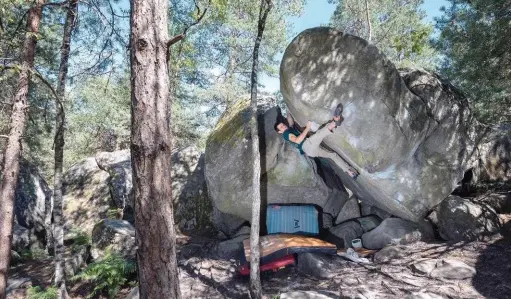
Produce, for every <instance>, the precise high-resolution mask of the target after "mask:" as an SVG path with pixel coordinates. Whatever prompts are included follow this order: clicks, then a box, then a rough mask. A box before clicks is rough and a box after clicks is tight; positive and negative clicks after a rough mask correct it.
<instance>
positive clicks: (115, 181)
mask: <svg viewBox="0 0 511 299" xmlns="http://www.w3.org/2000/svg"><path fill="white" fill-rule="evenodd" d="M96 163H97V164H98V167H99V168H100V169H101V170H104V171H106V172H107V173H108V174H109V177H108V180H107V183H108V187H109V190H110V196H111V199H112V201H111V205H112V206H113V207H114V208H117V209H121V210H122V215H123V219H126V220H130V221H133V220H134V219H133V182H132V175H131V174H132V172H131V154H130V151H129V150H121V151H116V152H100V153H98V154H97V155H96Z"/></svg>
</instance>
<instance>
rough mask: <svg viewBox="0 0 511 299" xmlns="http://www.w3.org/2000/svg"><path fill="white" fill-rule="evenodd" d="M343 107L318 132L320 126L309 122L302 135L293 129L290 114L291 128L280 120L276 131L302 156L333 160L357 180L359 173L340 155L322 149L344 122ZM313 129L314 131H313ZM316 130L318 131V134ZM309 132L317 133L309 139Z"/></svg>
mask: <svg viewBox="0 0 511 299" xmlns="http://www.w3.org/2000/svg"><path fill="white" fill-rule="evenodd" d="M341 114H342V105H341V104H339V105H338V106H337V107H336V108H335V110H334V116H333V120H332V121H330V122H328V123H327V124H326V125H325V126H324V127H323V128H321V129H319V130H318V127H319V126H318V125H317V124H316V123H314V122H311V121H307V125H306V126H305V129H304V130H303V132H302V133H300V132H299V131H298V130H296V129H295V128H293V124H294V121H293V119H292V117H290V114H289V113H288V117H287V120H288V123H289V125H290V127H288V126H287V125H286V124H285V122H284V121H283V120H282V119H278V120H277V123H275V131H277V132H278V133H279V134H282V137H283V138H284V140H286V141H288V142H289V143H290V144H292V145H293V146H294V147H296V148H297V149H298V150H299V151H300V154H302V155H303V154H306V155H307V156H309V157H322V158H327V159H331V160H332V161H334V163H335V164H337V165H338V166H339V167H340V168H341V169H342V170H344V171H345V172H346V173H347V174H348V175H349V176H350V177H352V178H353V179H356V178H357V176H358V172H357V171H356V170H355V169H353V167H350V166H349V165H348V163H346V161H344V160H343V159H342V158H341V157H340V156H339V155H337V154H336V153H335V152H329V151H327V150H325V149H323V148H321V146H320V145H321V142H323V139H324V138H325V137H327V136H328V135H330V134H333V133H334V131H335V129H336V128H337V127H338V126H340V125H341V123H342V121H343V120H344V119H343V117H342V115H341ZM311 128H312V130H311ZM316 130H318V131H317V132H316ZM309 131H313V132H316V133H315V134H314V135H312V136H311V137H309V138H307V133H309Z"/></svg>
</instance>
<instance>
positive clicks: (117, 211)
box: [106, 209, 122, 219]
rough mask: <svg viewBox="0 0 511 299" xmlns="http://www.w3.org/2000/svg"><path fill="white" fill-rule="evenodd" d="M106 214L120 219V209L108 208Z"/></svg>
mask: <svg viewBox="0 0 511 299" xmlns="http://www.w3.org/2000/svg"><path fill="white" fill-rule="evenodd" d="M106 216H107V218H109V219H122V209H109V210H108V211H107V212H106Z"/></svg>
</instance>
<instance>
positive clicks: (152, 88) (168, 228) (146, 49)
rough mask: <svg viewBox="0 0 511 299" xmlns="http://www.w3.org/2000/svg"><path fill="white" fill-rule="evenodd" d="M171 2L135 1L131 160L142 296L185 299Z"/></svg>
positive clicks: (133, 2)
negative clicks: (177, 216)
mask: <svg viewBox="0 0 511 299" xmlns="http://www.w3.org/2000/svg"><path fill="white" fill-rule="evenodd" d="M167 13H168V1H167V0H154V1H146V0H133V1H131V37H130V48H131V53H130V58H131V113H132V115H131V161H132V168H133V189H134V193H135V229H136V243H137V246H138V253H137V260H138V277H139V283H140V298H142V299H146V298H151V299H152V298H162V296H164V297H165V298H172V299H174V298H181V292H180V289H179V280H178V271H177V262H176V234H175V230H174V212H173V207H172V204H173V203H172V200H171V199H172V181H171V177H170V173H171V151H172V144H171V130H170V125H171V116H170V107H171V104H172V101H171V98H170V92H169V91H170V84H169V76H168V65H167V63H168V54H167V53H168V47H169V45H170V41H169V38H168V32H167V28H168V27H167V26H168V17H167Z"/></svg>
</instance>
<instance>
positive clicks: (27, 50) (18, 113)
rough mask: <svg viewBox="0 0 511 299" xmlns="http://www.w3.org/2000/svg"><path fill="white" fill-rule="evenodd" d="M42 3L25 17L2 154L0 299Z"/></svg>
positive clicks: (10, 240) (7, 254)
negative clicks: (3, 152) (24, 27)
mask: <svg viewBox="0 0 511 299" xmlns="http://www.w3.org/2000/svg"><path fill="white" fill-rule="evenodd" d="M43 4H44V0H36V1H35V3H34V5H33V6H32V8H31V9H30V11H29V13H28V19H27V26H26V28H27V32H26V33H25V40H24V42H23V53H22V57H21V70H20V73H19V78H18V90H17V92H16V95H15V97H14V102H13V106H12V115H11V124H10V131H9V137H8V140H7V146H6V147H5V154H4V161H3V164H4V171H3V178H2V181H1V182H0V299H3V298H5V289H6V285H7V270H8V268H9V260H10V255H11V242H12V223H13V221H14V214H13V210H14V194H15V190H16V185H17V183H18V175H19V171H20V165H19V161H20V155H21V139H22V137H23V134H24V133H25V125H26V122H27V114H28V102H27V97H28V86H29V83H30V73H31V72H32V68H33V67H34V57H35V48H36V43H37V33H38V32H39V24H40V23H41V14H42V8H43V6H42V5H43Z"/></svg>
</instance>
